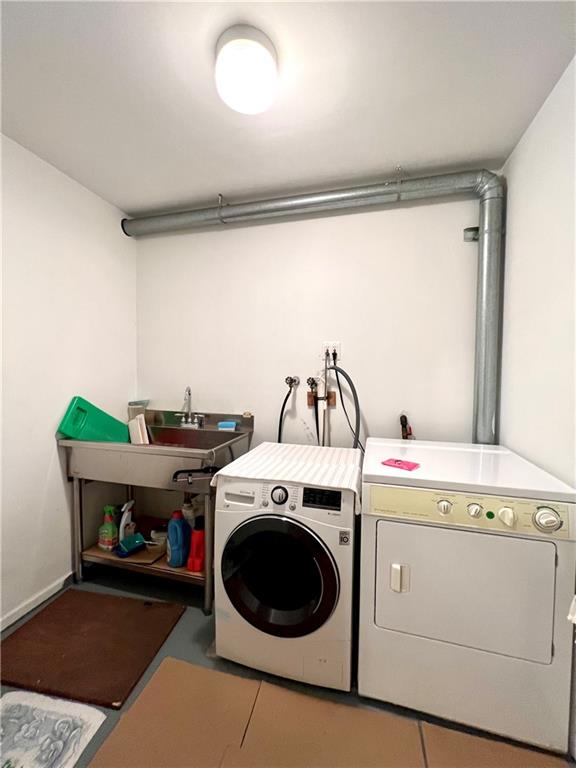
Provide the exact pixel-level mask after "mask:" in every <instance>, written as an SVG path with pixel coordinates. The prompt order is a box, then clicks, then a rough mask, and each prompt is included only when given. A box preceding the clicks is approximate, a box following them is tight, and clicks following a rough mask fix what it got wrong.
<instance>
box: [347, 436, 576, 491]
mask: <svg viewBox="0 0 576 768" xmlns="http://www.w3.org/2000/svg"><path fill="white" fill-rule="evenodd" d="M388 459H403V460H404V461H411V462H415V463H417V464H419V465H420V466H419V467H418V468H417V469H414V470H412V471H407V470H404V469H396V468H394V467H391V466H386V465H383V464H382V462H383V461H386V460H388ZM362 480H363V482H364V483H382V484H388V485H405V486H411V487H415V488H437V489H439V490H443V491H461V492H463V493H466V492H474V493H479V494H483V493H484V494H501V495H504V496H517V497H520V498H530V499H542V500H545V501H560V502H572V503H574V502H575V501H576V490H575V489H574V488H571V487H570V486H569V485H566V483H563V482H562V481H561V480H558V479H557V478H556V477H554V476H553V475H551V474H549V473H548V472H545V471H544V470H543V469H540V467H537V466H536V465H535V464H532V463H531V462H529V461H526V459H523V458H522V457H521V456H518V454H516V453H514V452H513V451H511V450H509V449H508V448H505V447H504V446H501V445H477V444H472V443H440V442H434V441H427V440H390V439H381V438H369V439H368V441H367V443H366V455H365V457H364V468H363V473H362Z"/></svg>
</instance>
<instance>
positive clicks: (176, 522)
mask: <svg viewBox="0 0 576 768" xmlns="http://www.w3.org/2000/svg"><path fill="white" fill-rule="evenodd" d="M189 548H190V526H189V525H188V523H187V522H186V520H185V519H184V515H183V514H182V510H180V509H177V510H176V511H175V512H172V518H171V520H170V522H169V523H168V541H167V550H168V555H167V559H168V565H170V566H172V568H181V567H182V566H183V565H186V561H187V560H188V551H189Z"/></svg>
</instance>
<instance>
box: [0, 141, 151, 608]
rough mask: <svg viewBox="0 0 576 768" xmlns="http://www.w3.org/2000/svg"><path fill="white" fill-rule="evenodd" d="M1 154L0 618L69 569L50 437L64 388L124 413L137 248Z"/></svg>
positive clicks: (61, 183)
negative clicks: (0, 445) (0, 447)
mask: <svg viewBox="0 0 576 768" xmlns="http://www.w3.org/2000/svg"><path fill="white" fill-rule="evenodd" d="M2 159H3V189H2V191H3V272H4V279H3V289H4V290H3V352H4V360H3V396H4V401H3V417H4V418H3V494H2V617H3V623H9V622H11V621H13V620H15V619H16V618H18V617H19V616H20V615H22V614H23V613H24V612H25V611H27V610H30V609H31V608H32V607H34V605H36V604H37V603H39V602H41V601H42V600H43V599H45V598H46V597H48V596H49V594H50V593H51V592H53V591H55V590H56V589H58V588H59V586H60V585H61V584H62V582H63V580H64V579H65V578H66V577H67V576H68V575H69V573H70V568H71V561H70V522H69V520H70V512H69V498H68V496H69V488H68V484H67V483H66V480H65V477H64V475H63V470H62V467H61V466H60V461H59V455H58V451H57V448H56V442H55V438H54V433H55V431H56V427H57V425H58V423H59V421H60V419H61V417H62V415H63V413H64V410H65V409H66V406H67V405H68V402H69V400H70V398H71V397H72V396H73V395H76V394H81V395H83V396H84V397H86V398H88V399H89V400H91V401H93V402H94V403H96V404H97V405H99V406H101V407H102V408H104V409H105V410H107V411H109V412H110V413H112V414H114V415H116V416H118V417H125V414H126V403H127V401H128V400H129V399H130V398H132V397H133V396H134V394H135V390H136V244H135V243H134V242H133V241H131V240H129V239H128V238H126V237H124V236H123V235H122V233H121V231H120V228H119V220H120V218H121V213H120V211H118V210H117V209H115V208H114V207H112V206H111V205H109V204H108V203H106V202H104V201H103V200H101V199H100V198H99V197H97V196H96V195H94V194H93V193H91V192H89V191H88V190H86V189H85V188H84V187H82V186H80V185H79V184H77V183H76V182H74V181H72V180H71V179H70V178H68V177H67V176H65V175H64V174H62V173H60V172H59V171H57V170H56V169H55V168H54V167H52V166H50V165H48V164H47V163H45V162H43V161H42V160H40V159H39V158H38V157H36V156H35V155H33V154H31V153H30V152H28V151H27V150H25V149H23V148H22V147H21V146H19V145H18V144H16V143H15V142H13V141H11V140H9V139H6V138H4V137H3V139H2Z"/></svg>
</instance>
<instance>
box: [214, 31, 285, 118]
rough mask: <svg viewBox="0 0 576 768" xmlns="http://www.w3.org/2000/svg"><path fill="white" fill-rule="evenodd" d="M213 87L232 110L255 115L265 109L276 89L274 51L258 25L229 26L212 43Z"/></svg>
mask: <svg viewBox="0 0 576 768" xmlns="http://www.w3.org/2000/svg"><path fill="white" fill-rule="evenodd" d="M214 76H215V79H216V90H217V91H218V95H219V96H220V98H221V99H222V101H223V102H224V103H225V104H227V105H228V106H229V107H230V108H231V109H234V110H235V111H236V112H242V113H243V114H245V115H258V114H260V113H261V112H265V111H266V110H267V109H269V108H270V107H271V106H272V104H273V102H274V99H275V98H276V91H277V89H278V65H277V61H276V51H275V49H274V46H273V45H272V43H271V42H270V40H269V39H268V38H267V37H266V35H265V34H264V33H263V32H261V31H260V30H259V29H255V28H254V27H249V26H246V25H244V24H242V25H238V26H235V27H230V29H227V30H226V32H224V33H223V34H222V35H221V36H220V38H219V40H218V43H217V44H216V67H215V70H214Z"/></svg>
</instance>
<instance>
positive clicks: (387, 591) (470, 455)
mask: <svg viewBox="0 0 576 768" xmlns="http://www.w3.org/2000/svg"><path fill="white" fill-rule="evenodd" d="M390 460H391V462H390ZM397 461H399V462H400V464H398V465H397V467H394V466H390V463H392V464H394V463H395V462H397ZM382 462H387V464H383V463H382ZM403 462H413V463H415V464H418V465H419V467H418V468H416V469H414V470H412V471H408V470H406V469H404V468H403V467H405V466H406V464H404V463H403ZM575 500H576V496H575V491H574V489H572V488H570V487H569V486H567V485H565V484H564V483H562V482H560V481H559V480H557V479H556V478H554V477H552V476H551V475H549V474H548V473H547V472H544V471H543V470H541V469H539V468H538V467H535V466H534V465H533V464H530V463H529V462H528V461H525V460H524V459H522V458H521V457H520V456H518V455H516V454H514V453H512V452H511V451H509V450H507V449H506V448H503V447H500V446H480V445H467V444H460V443H431V442H421V441H405V440H377V439H370V440H368V443H367V446H366V455H365V459H364V469H363V491H362V542H361V579H360V633H359V667H358V689H359V693H360V694H361V695H364V696H370V697H372V698H376V699H381V700H383V701H389V702H393V703H395V704H400V705H402V706H405V707H411V708H413V709H416V710H420V711H422V712H428V713H431V714H433V715H437V716H440V717H444V718H447V719H449V720H454V721H456V722H460V723H465V724H468V725H471V726H474V727H477V728H481V729H484V730H487V731H492V732H495V733H498V734H501V735H503V736H508V737H510V738H514V739H518V740H521V741H525V742H529V743H531V744H536V745H539V746H542V747H546V748H548V749H553V750H558V751H561V752H566V751H567V748H568V734H569V717H570V714H569V713H570V695H571V666H572V650H573V625H572V624H571V623H569V622H568V621H567V613H568V610H569V607H570V603H571V601H572V597H573V595H574V586H575V571H576V508H575V505H574V501H575Z"/></svg>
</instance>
